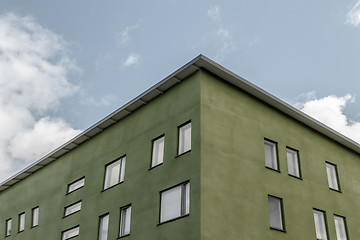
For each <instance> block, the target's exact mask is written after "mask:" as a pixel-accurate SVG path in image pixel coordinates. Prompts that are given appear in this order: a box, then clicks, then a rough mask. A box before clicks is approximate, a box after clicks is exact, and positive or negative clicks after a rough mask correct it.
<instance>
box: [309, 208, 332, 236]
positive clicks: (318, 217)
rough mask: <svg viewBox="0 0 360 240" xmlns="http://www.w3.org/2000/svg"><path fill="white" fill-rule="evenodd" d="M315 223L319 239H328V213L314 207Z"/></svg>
mask: <svg viewBox="0 0 360 240" xmlns="http://www.w3.org/2000/svg"><path fill="white" fill-rule="evenodd" d="M313 215H314V225H315V233H316V239H317V240H328V230H327V222H326V213H325V212H324V211H322V210H318V209H313Z"/></svg>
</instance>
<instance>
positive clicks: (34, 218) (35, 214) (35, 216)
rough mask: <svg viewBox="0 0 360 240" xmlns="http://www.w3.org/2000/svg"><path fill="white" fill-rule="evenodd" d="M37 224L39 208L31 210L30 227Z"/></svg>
mask: <svg viewBox="0 0 360 240" xmlns="http://www.w3.org/2000/svg"><path fill="white" fill-rule="evenodd" d="M38 224H39V208H38V207H37V208H33V210H32V225H31V226H32V227H35V226H37V225H38Z"/></svg>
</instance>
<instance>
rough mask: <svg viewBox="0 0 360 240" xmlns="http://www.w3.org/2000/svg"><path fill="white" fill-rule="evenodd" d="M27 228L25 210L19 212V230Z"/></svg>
mask: <svg viewBox="0 0 360 240" xmlns="http://www.w3.org/2000/svg"><path fill="white" fill-rule="evenodd" d="M24 230H25V212H23V213H20V214H19V229H18V232H22V231H24Z"/></svg>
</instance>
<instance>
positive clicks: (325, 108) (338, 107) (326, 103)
mask: <svg viewBox="0 0 360 240" xmlns="http://www.w3.org/2000/svg"><path fill="white" fill-rule="evenodd" d="M301 98H303V99H304V101H302V102H298V103H297V104H296V106H297V107H298V108H299V109H300V110H302V111H303V112H305V113H306V114H308V115H310V116H311V117H313V118H315V119H316V120H318V121H320V122H322V123H324V124H325V125H327V126H329V127H331V128H333V129H335V130H336V131H338V132H340V133H341V134H343V135H345V136H347V137H349V138H351V139H353V140H354V141H356V142H358V143H360V122H358V121H355V120H352V119H349V118H348V117H347V116H346V114H345V113H344V109H345V107H346V106H347V104H349V103H353V102H355V98H354V97H353V96H351V95H350V94H347V95H345V96H342V97H337V96H334V95H330V96H327V97H323V98H319V99H317V98H316V95H315V92H309V93H307V94H303V95H302V96H301Z"/></svg>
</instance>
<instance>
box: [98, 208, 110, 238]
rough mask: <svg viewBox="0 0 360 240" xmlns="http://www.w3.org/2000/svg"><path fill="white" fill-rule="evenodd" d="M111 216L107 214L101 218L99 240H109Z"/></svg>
mask: <svg viewBox="0 0 360 240" xmlns="http://www.w3.org/2000/svg"><path fill="white" fill-rule="evenodd" d="M109 220H110V215H109V213H106V214H104V215H102V216H100V218H99V238H98V240H107V239H108V234H109Z"/></svg>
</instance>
